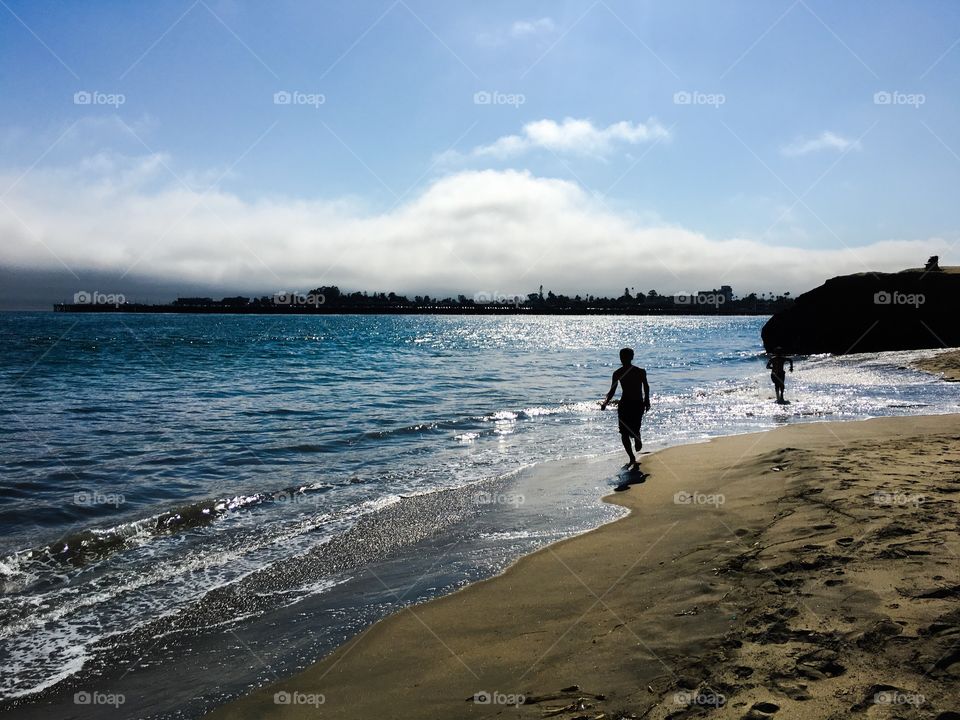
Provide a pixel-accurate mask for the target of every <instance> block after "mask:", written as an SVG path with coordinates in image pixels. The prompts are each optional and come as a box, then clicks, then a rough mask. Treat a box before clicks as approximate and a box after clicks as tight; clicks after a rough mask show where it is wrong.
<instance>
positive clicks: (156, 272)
mask: <svg viewBox="0 0 960 720" xmlns="http://www.w3.org/2000/svg"><path fill="white" fill-rule="evenodd" d="M15 175H16V174H15V173H13V172H10V173H3V172H0V187H7V186H8V185H9V184H10V183H11V182H12V180H13V179H14V178H15ZM165 177H166V174H165V171H163V170H162V169H161V168H160V167H159V165H158V160H157V158H156V157H155V156H149V157H145V158H139V159H131V158H128V159H125V160H123V159H114V161H113V163H112V164H111V163H108V162H105V161H103V160H100V161H97V162H93V163H88V164H87V165H86V166H85V167H83V168H80V167H73V168H69V169H61V170H56V171H54V170H49V169H47V170H40V169H37V170H34V171H33V172H32V173H31V174H30V175H28V176H27V177H25V178H24V179H23V180H22V181H21V182H20V183H19V184H18V185H17V186H16V187H15V188H14V189H13V190H12V191H11V192H10V194H9V195H7V197H5V198H4V203H5V205H0V238H3V241H2V243H0V265H3V266H8V267H9V266H19V267H36V268H44V269H61V268H62V267H63V265H61V262H62V263H63V264H64V265H66V266H67V267H70V268H72V269H73V270H75V271H76V272H77V274H78V275H81V278H82V277H83V275H82V273H83V271H84V270H90V271H93V270H108V271H113V272H116V273H117V274H118V275H119V274H120V273H123V272H124V271H126V270H127V269H130V268H132V269H133V270H132V271H133V272H134V273H136V274H139V275H147V276H149V277H152V278H156V279H158V280H175V281H178V282H182V283H184V284H185V285H190V284H193V285H201V284H208V285H221V286H225V285H229V286H231V287H234V288H236V289H237V290H241V291H245V292H258V293H259V292H269V291H271V290H273V291H276V290H280V289H288V290H307V289H310V288H312V287H315V286H317V285H319V284H323V283H331V284H338V285H340V286H341V287H343V288H348V289H371V290H373V289H378V290H384V291H386V290H396V291H398V292H406V293H418V292H429V293H431V294H435V293H444V294H446V293H458V292H462V293H464V294H467V295H471V294H472V293H474V292H477V291H480V290H486V291H496V292H504V293H514V292H519V293H522V292H527V291H531V290H533V289H535V288H536V287H537V286H538V285H539V284H540V283H543V284H544V285H545V286H546V287H548V288H550V289H553V290H555V291H557V292H567V293H571V294H573V293H578V292H579V293H586V292H592V293H611V292H617V291H619V289H620V288H623V287H625V286H636V287H643V288H645V289H648V288H656V289H657V290H659V291H660V292H664V293H666V292H674V291H678V290H684V289H689V288H697V287H714V286H717V285H719V284H720V283H721V282H723V283H727V284H731V285H733V286H734V288H735V290H737V291H740V292H743V293H746V292H749V291H750V290H778V291H779V290H790V291H793V292H797V291H800V290H804V289H808V288H810V287H813V286H816V285H819V284H820V283H821V282H823V280H824V279H825V278H827V277H831V276H833V275H838V274H843V273H848V272H859V271H863V270H896V269H900V268H903V267H910V266H916V265H917V264H918V262H919V260H918V258H919V259H920V260H922V259H924V258H926V257H927V256H929V255H933V254H940V255H941V256H944V255H946V248H947V246H948V243H947V242H946V241H941V240H925V241H890V242H880V243H875V244H873V245H869V246H866V247H860V248H856V249H855V250H852V251H851V250H846V249H843V248H838V249H804V248H799V247H786V246H775V245H772V244H769V243H761V242H757V241H754V240H749V239H742V238H731V239H723V240H719V239H715V238H710V237H707V236H705V235H703V234H701V233H697V232H693V231H690V230H687V229H684V228H682V227H677V226H671V225H667V224H664V223H656V224H652V225H651V224H650V223H649V221H644V220H641V219H640V218H638V217H633V216H629V215H626V214H622V213H614V212H611V211H610V210H609V209H607V208H606V207H605V206H603V205H602V204H600V203H599V202H598V201H597V200H595V199H594V198H593V197H592V196H591V195H590V194H589V193H588V192H586V191H585V190H584V189H583V188H582V187H580V186H579V185H577V184H575V183H572V182H569V181H566V180H559V179H554V178H544V177H537V176H534V175H532V174H531V173H529V172H520V171H515V170H505V171H498V170H483V171H463V172H459V173H455V174H452V175H448V176H446V177H443V178H440V179H438V180H436V181H434V182H433V183H432V184H430V185H429V186H428V187H426V189H424V190H423V191H422V192H421V193H420V194H419V195H418V196H416V197H414V198H412V199H410V200H409V201H407V202H405V203H404V204H402V205H400V206H398V207H396V208H395V209H393V210H390V211H374V210H371V209H369V208H364V207H361V206H359V205H357V204H356V203H350V202H346V201H341V200H333V201H331V200H310V201H305V200H295V199H286V198H270V199H260V200H257V201H244V200H242V199H240V198H238V197H237V196H235V195H233V194H231V193H228V192H224V191H222V190H217V189H214V190H211V191H210V192H209V193H207V194H206V195H203V194H202V193H201V192H200V191H197V190H192V189H189V188H185V187H184V186H182V185H180V184H179V183H175V182H169V183H168V182H167V181H166V179H165ZM118 178H119V179H118ZM7 206H9V209H8V207H7ZM79 289H82V288H79ZM99 289H100V290H102V291H104V292H109V291H110V288H104V287H101V288H99Z"/></svg>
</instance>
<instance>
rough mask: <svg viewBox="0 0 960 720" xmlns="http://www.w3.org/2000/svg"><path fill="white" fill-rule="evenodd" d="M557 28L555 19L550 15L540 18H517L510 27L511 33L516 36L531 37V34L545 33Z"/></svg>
mask: <svg viewBox="0 0 960 720" xmlns="http://www.w3.org/2000/svg"><path fill="white" fill-rule="evenodd" d="M554 30H556V25H554V24H553V20H551V19H550V18H548V17H542V18H540V19H538V20H517V21H516V22H515V23H514V24H513V25H512V26H511V27H510V34H511V35H512V36H513V37H515V38H522V37H529V36H531V35H545V34H547V33H552V32H553V31H554Z"/></svg>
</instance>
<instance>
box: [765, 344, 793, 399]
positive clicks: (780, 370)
mask: <svg viewBox="0 0 960 720" xmlns="http://www.w3.org/2000/svg"><path fill="white" fill-rule="evenodd" d="M773 353H774V354H773V357H772V358H770V360H768V361H767V370H769V371H770V379H771V380H773V389H774V390H776V391H777V402H778V403H780V404H781V405H783V404H784V403H786V402H787V401H786V400H784V398H783V391H784V389H785V387H786V379H787V374H786V372H785V371H784V367H783V366H784V365H786V364H787V363H790V372H793V358H788V357H787V356H785V355H784V354H783V348H781V347H778V348H775V349H774V351H773Z"/></svg>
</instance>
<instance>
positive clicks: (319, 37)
mask: <svg viewBox="0 0 960 720" xmlns="http://www.w3.org/2000/svg"><path fill="white" fill-rule="evenodd" d="M958 40H960V5H958V4H957V3H955V2H948V1H944V2H921V3H907V2H897V3H894V2H872V3H869V4H862V3H827V2H820V1H817V0H802V1H801V0H798V1H797V2H790V1H783V2H781V1H779V0H777V1H771V2H758V1H756V0H754V1H751V2H724V3H716V2H616V1H614V0H602V1H600V2H592V1H590V0H587V1H585V2H483V3H447V2H422V1H418V0H404V1H402V2H391V1H389V0H383V1H378V2H364V1H360V2H350V3H346V2H345V3H329V2H322V3H312V2H311V3H307V2H293V1H290V0H286V1H283V0H281V1H277V2H271V3H254V2H240V1H239V0H223V1H217V0H205V1H200V2H192V1H191V0H184V1H182V2H179V1H178V2H156V3H147V4H143V3H129V2H119V1H118V2H86V3H74V2H25V1H18V0H3V2H2V3H0V61H2V62H3V65H4V67H5V68H7V70H8V71H7V72H5V73H4V74H3V76H2V77H0V96H2V98H3V101H2V105H0V151H2V152H0V201H2V204H0V232H2V233H3V234H2V235H0V243H2V245H3V246H4V247H3V248H0V265H3V266H7V267H23V268H48V269H50V270H56V271H58V272H59V271H62V272H68V273H69V274H70V275H72V276H73V277H74V278H75V281H76V283H77V284H78V287H83V274H84V272H92V271H94V270H96V271H98V272H107V273H110V272H114V273H115V274H116V277H117V283H121V282H123V281H129V280H131V279H132V278H134V277H162V278H164V279H166V280H170V281H177V280H183V281H184V282H189V283H194V284H198V283H199V284H210V285H211V286H217V287H225V288H226V287H230V288H234V287H235V288H237V289H239V290H244V289H249V290H259V289H264V288H270V287H275V286H276V287H280V286H283V285H287V284H292V285H297V284H301V285H303V286H309V285H312V284H313V282H312V281H313V278H317V279H318V280H319V279H320V276H323V280H324V281H326V282H338V283H339V284H341V285H344V286H363V287H379V288H382V289H392V288H396V289H399V290H404V291H407V290H409V291H413V290H418V289H422V290H431V289H433V290H435V291H440V290H443V289H447V288H449V289H460V290H461V291H470V290H480V289H485V290H493V291H504V292H506V291H512V290H518V291H520V290H526V289H528V288H527V286H528V285H537V284H539V282H540V281H541V280H543V279H546V281H547V282H548V283H553V284H554V285H555V286H556V287H557V289H558V290H571V291H574V290H586V291H593V292H608V291H613V290H615V289H618V288H619V287H623V285H624V282H625V281H626V282H628V284H630V285H634V284H640V285H641V286H651V287H662V288H664V289H665V290H667V291H674V290H679V289H682V288H684V287H685V286H686V285H690V286H693V285H701V284H704V283H709V279H710V277H711V276H714V277H718V278H719V277H720V276H721V275H723V276H724V277H725V278H726V280H725V281H727V282H730V281H733V282H735V283H736V284H737V285H739V287H741V288H743V289H744V290H745V291H746V290H767V289H777V290H780V289H791V290H794V291H798V290H803V289H806V288H807V287H809V286H811V285H814V284H817V283H819V282H820V281H822V279H823V278H824V277H826V276H829V275H832V274H839V273H840V272H849V271H856V270H866V269H884V270H892V269H898V268H899V267H902V266H904V263H905V262H907V260H908V259H909V260H910V261H911V262H907V264H912V265H917V264H919V263H920V262H921V261H922V260H924V259H925V257H926V254H929V252H931V251H939V252H941V254H942V255H943V259H944V260H945V261H946V262H948V263H949V262H954V263H960V260H958V259H957V253H956V251H955V250H954V248H953V246H952V244H953V243H954V242H955V241H956V240H957V239H958V237H960V218H958V210H957V204H956V202H955V200H954V196H955V188H956V187H957V185H958V180H960V123H958V122H957V119H958V110H960V107H958V103H960V95H958V93H957V89H958V87H957V85H958V80H957V79H958V78H960V43H958ZM84 92H86V93H91V94H92V95H90V96H89V97H91V98H92V101H91V102H90V103H89V104H77V102H76V101H75V94H76V93H84ZM278 92H287V93H291V96H290V97H291V98H292V102H291V103H290V104H277V103H276V102H275V99H274V98H275V94H276V93H278ZM95 93H99V94H95ZM478 93H479V95H478ZM484 93H488V95H484ZM878 94H879V95H878ZM78 97H81V98H82V96H78ZM119 98H122V104H118V99H119ZM485 98H490V99H491V102H489V103H486V104H484V103H483V102H482V101H483V100H484V99H485ZM478 99H479V100H480V101H481V102H480V103H479V104H478V102H477V100H478ZM321 100H322V102H321ZM685 100H689V102H685ZM190 196H192V199H191V197H190ZM480 198H483V201H480ZM508 205H509V207H507V206H508ZM178 213H179V214H178ZM566 213H572V214H573V215H572V217H571V218H570V219H569V220H563V221H562V222H561V220H562V219H563V218H566ZM174 215H176V217H180V216H181V215H182V216H183V220H181V221H176V217H173V216H174ZM165 218H166V219H167V220H165ZM458 221H462V226H461V227H458V224H457V223H458ZM554 222H556V225H554ZM172 223H175V227H173V228H169V227H166V225H168V224H172ZM580 227H583V228H590V227H594V228H602V229H603V237H604V238H606V239H602V238H586V237H585V235H584V233H583V232H580V233H579V234H576V233H575V229H576V228H580ZM251 228H256V232H255V233H254V232H252V231H250V229H251ZM461 229H462V234H461V232H460V230H461ZM247 231H250V232H251V234H249V235H248V236H246V237H244V233H245V232H247ZM588 234H589V233H588ZM374 236H375V237H374ZM360 237H362V238H363V242H360V241H359V240H358V238H360ZM526 238H529V239H530V241H529V247H527V246H526V245H525V242H526V241H525V239H526ZM378 243H382V246H381V245H378ZM438 243H439V245H438ZM578 243H586V244H587V247H579V246H578ZM598 243H599V244H598ZM704 243H706V245H704ZM398 246H402V248H403V249H402V251H401V250H400V249H399V247H398ZM520 246H523V247H522V248H521V247H520ZM482 248H486V253H484V251H483V250H482ZM591 248H592V249H594V250H595V251H596V252H598V253H603V254H605V255H606V256H607V257H608V258H609V257H617V258H619V259H616V260H611V261H610V262H607V263H603V262H597V263H593V262H591V263H589V264H588V265H587V266H585V265H584V258H585V257H588V256H589V255H590V250H591ZM849 248H853V250H850V249H849ZM516 253H519V255H517V254H516ZM524 253H526V254H524ZM241 254H247V255H249V257H245V258H244V260H243V261H239V260H238V255H241ZM371 256H377V257H378V258H380V257H381V256H382V258H381V259H382V262H380V261H372V262H371V260H370V257H371ZM921 256H923V257H921ZM744 257H747V258H748V259H749V262H745V261H744ZM318 258H321V259H320V260H318ZM328 261H329V262H328ZM331 263H335V267H330V264H331ZM518 265H523V266H524V269H528V266H532V269H531V270H529V272H527V273H526V274H521V273H520V272H516V271H515V268H516V267H517V266H518ZM584 273H586V275H585V274H584ZM711 273H712V275H711ZM98 277H99V276H98ZM767 277H769V282H768V283H762V282H760V281H759V279H760V278H767ZM752 280H753V281H755V285H754V286H752V287H747V286H746V285H745V283H749V282H751V281H752ZM718 284H719V283H718ZM498 285H500V286H503V287H497V286H498ZM515 286H516V287H515ZM572 286H576V287H572ZM768 286H769V287H768ZM468 294H469V293H468Z"/></svg>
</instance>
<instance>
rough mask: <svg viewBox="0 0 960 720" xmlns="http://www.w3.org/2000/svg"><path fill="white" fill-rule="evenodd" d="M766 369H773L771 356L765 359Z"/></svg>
mask: <svg viewBox="0 0 960 720" xmlns="http://www.w3.org/2000/svg"><path fill="white" fill-rule="evenodd" d="M767 370H773V358H770V359H769V360H767Z"/></svg>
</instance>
